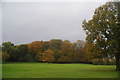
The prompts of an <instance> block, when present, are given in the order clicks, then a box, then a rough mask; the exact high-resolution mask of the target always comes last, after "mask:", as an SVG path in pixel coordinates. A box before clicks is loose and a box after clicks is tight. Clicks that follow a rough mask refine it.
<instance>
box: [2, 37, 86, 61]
mask: <svg viewBox="0 0 120 80" xmlns="http://www.w3.org/2000/svg"><path fill="white" fill-rule="evenodd" d="M1 47H2V57H3V58H2V59H3V61H4V62H5V61H11V62H35V61H37V62H83V61H85V59H84V56H85V54H84V52H85V51H84V41H81V40H78V41H76V42H75V43H71V42H70V41H68V40H65V41H63V40H60V39H52V40H50V41H34V42H32V43H29V44H20V45H14V44H13V43H12V42H4V43H2V46H1Z"/></svg>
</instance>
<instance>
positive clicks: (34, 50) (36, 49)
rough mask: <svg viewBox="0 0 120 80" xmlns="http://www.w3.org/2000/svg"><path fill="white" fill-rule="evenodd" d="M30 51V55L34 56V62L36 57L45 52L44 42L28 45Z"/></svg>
mask: <svg viewBox="0 0 120 80" xmlns="http://www.w3.org/2000/svg"><path fill="white" fill-rule="evenodd" d="M28 50H29V52H30V54H31V55H32V57H33V60H35V57H36V55H37V54H38V53H41V52H42V51H43V42H42V41H34V42H32V43H30V44H28Z"/></svg>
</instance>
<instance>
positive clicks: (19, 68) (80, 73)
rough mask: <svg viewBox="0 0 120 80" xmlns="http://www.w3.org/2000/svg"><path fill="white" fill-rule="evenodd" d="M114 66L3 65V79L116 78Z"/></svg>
mask: <svg viewBox="0 0 120 80" xmlns="http://www.w3.org/2000/svg"><path fill="white" fill-rule="evenodd" d="M114 70H115V66H109V65H108V66H105V65H91V64H47V63H5V64H3V75H2V76H3V78H117V77H118V74H117V72H116V71H114Z"/></svg>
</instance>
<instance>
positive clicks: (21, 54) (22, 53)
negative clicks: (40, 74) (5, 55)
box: [16, 44, 32, 62]
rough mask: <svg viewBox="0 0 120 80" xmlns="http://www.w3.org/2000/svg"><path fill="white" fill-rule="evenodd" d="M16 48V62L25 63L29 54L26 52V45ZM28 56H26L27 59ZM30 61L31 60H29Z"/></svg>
mask: <svg viewBox="0 0 120 80" xmlns="http://www.w3.org/2000/svg"><path fill="white" fill-rule="evenodd" d="M16 48H17V59H18V61H20V62H21V61H25V58H26V56H27V55H28V54H29V52H28V45H27V44H21V45H18V46H16ZM29 56H30V55H28V56H27V58H29ZM31 61H32V60H31Z"/></svg>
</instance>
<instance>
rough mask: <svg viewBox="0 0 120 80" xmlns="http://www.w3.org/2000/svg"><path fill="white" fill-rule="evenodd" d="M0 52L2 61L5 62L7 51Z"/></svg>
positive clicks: (7, 57) (7, 55)
mask: <svg viewBox="0 0 120 80" xmlns="http://www.w3.org/2000/svg"><path fill="white" fill-rule="evenodd" d="M0 54H2V62H5V61H6V60H7V59H9V57H10V56H9V54H8V53H7V52H0Z"/></svg>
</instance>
